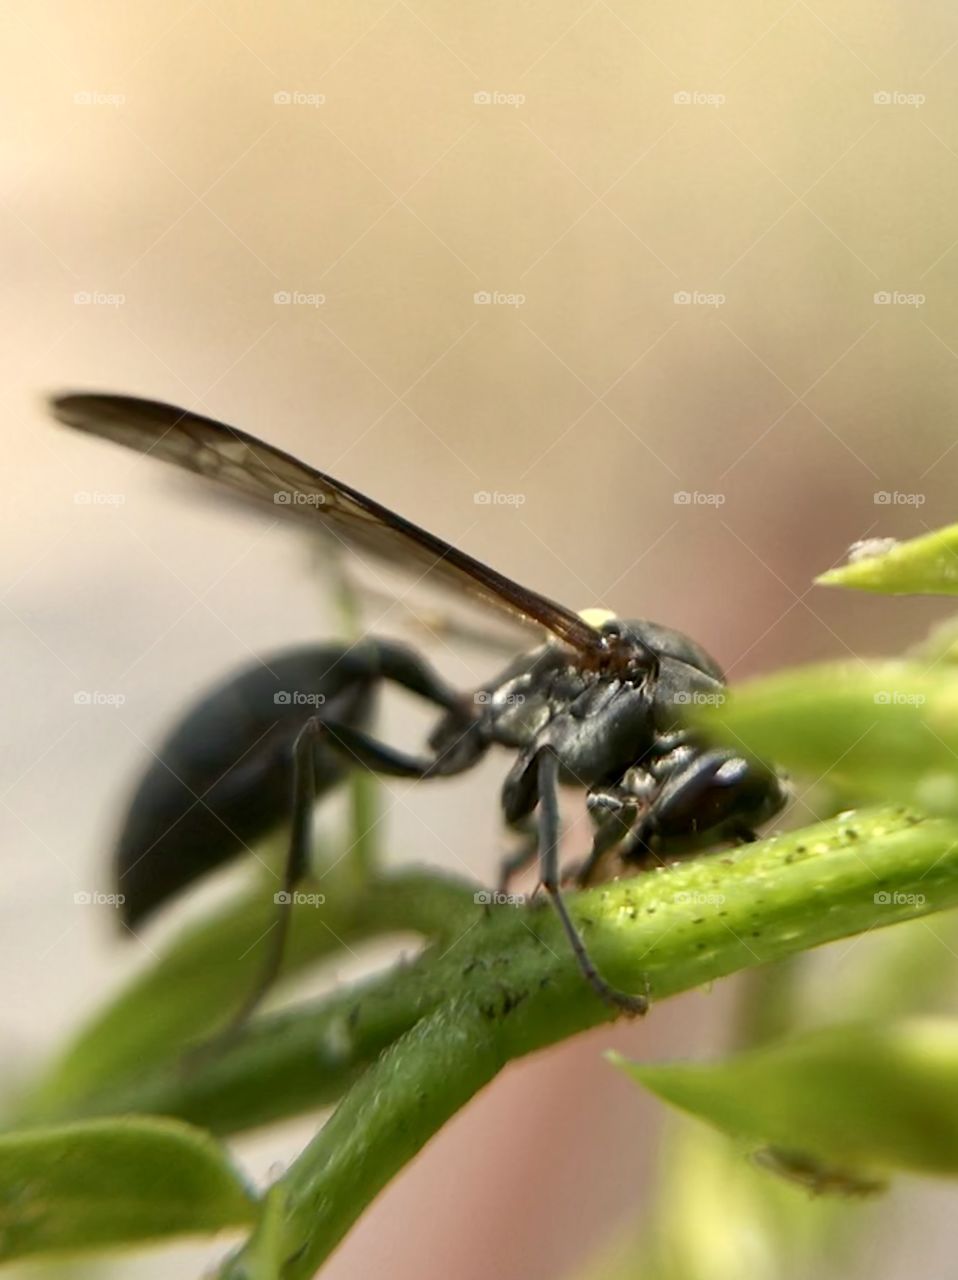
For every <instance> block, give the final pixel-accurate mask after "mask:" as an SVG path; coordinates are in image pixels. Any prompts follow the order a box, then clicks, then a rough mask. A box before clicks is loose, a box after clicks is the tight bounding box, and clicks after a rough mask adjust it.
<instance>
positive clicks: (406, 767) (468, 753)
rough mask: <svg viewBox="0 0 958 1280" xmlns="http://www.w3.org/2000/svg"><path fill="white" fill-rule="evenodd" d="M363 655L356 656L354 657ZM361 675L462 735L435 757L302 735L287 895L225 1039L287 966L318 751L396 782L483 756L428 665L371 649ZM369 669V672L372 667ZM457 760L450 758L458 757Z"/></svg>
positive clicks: (372, 742)
mask: <svg viewBox="0 0 958 1280" xmlns="http://www.w3.org/2000/svg"><path fill="white" fill-rule="evenodd" d="M356 656H358V655H357V654H355V652H354V654H353V657H354V658H355V657H356ZM363 658H364V661H363V662H362V667H363V674H364V675H365V677H366V678H370V677H378V678H379V679H382V680H390V681H391V682H392V683H394V684H398V685H400V686H401V687H403V688H405V689H408V690H409V691H410V692H412V693H417V694H419V696H420V697H423V698H425V699H426V700H427V701H430V702H433V703H436V704H437V705H438V706H440V707H442V708H443V709H444V710H445V711H447V712H448V713H449V719H450V722H451V723H453V724H454V727H455V728H457V729H459V730H460V732H459V733H458V734H457V735H456V736H455V737H453V738H452V739H451V745H449V744H447V745H446V746H445V748H444V750H443V751H440V752H436V753H434V754H433V755H429V756H412V755H407V754H405V753H403V752H400V751H396V750H394V749H393V748H392V747H390V746H387V745H386V744H385V743H382V742H379V741H377V740H376V739H375V738H373V737H371V736H370V735H369V734H367V733H364V732H362V730H359V729H355V728H353V727H352V726H350V725H348V724H345V723H342V722H340V721H336V720H324V719H323V716H322V714H319V715H315V716H311V717H310V718H309V719H308V720H307V721H306V722H305V723H304V725H303V727H302V728H301V729H300V731H299V733H298V734H297V735H296V739H295V741H294V743H293V749H292V804H291V809H290V838H289V849H288V853H287V857H286V862H285V865H284V868H283V877H282V889H281V891H280V892H279V893H277V894H276V896H275V901H276V905H277V907H278V912H277V917H276V921H275V923H274V925H273V926H272V929H271V934H270V938H269V950H268V953H267V956H266V960H265V963H264V965H263V969H262V972H261V973H260V975H259V978H258V979H257V982H256V984H255V986H254V987H253V988H252V990H251V991H250V992H249V995H248V996H247V998H246V999H245V1000H244V1001H243V1003H242V1005H240V1007H239V1009H238V1010H237V1012H236V1013H235V1014H234V1015H233V1017H232V1018H231V1019H230V1021H229V1023H227V1026H226V1028H225V1030H224V1033H223V1034H224V1035H225V1036H227V1037H230V1036H232V1035H233V1034H234V1033H235V1032H236V1031H238V1030H239V1029H240V1028H241V1027H242V1026H243V1024H244V1023H245V1022H246V1021H247V1020H248V1018H249V1017H250V1015H251V1014H252V1013H253V1012H254V1011H255V1009H256V1008H257V1007H258V1005H259V1004H260V1002H261V1000H262V999H263V997H264V996H265V995H266V993H267V992H268V991H269V989H270V987H272V985H273V983H274V982H275V981H276V978H277V976H278V974H279V971H280V968H281V967H282V962H283V953H284V951H285V948H286V940H287V937H288V935H289V924H290V916H291V912H292V905H293V894H294V891H295V889H296V886H297V885H298V884H299V883H300V881H301V880H302V878H303V876H304V875H305V873H306V870H307V867H308V866H309V858H310V852H311V849H312V824H313V810H314V808H315V805H316V773H315V754H316V748H317V746H318V745H319V744H320V742H322V743H323V744H325V745H326V746H328V747H332V748H333V749H334V750H335V751H336V752H337V753H338V754H339V755H340V756H341V757H342V758H343V761H344V763H346V764H348V765H352V766H354V767H359V768H362V769H365V770H367V771H369V772H371V773H376V774H382V775H384V776H388V777H394V778H427V777H430V776H431V775H433V774H435V773H437V772H441V773H444V774H449V773H457V772H459V771H460V770H461V769H465V768H467V767H468V766H469V765H470V764H472V763H473V762H474V761H475V760H476V759H477V758H478V756H479V755H480V754H481V753H482V751H483V750H484V749H485V747H484V744H482V743H481V742H480V741H479V740H478V739H476V738H475V735H474V734H472V733H471V730H472V728H473V725H474V723H475V719H474V716H473V715H472V714H471V712H469V711H468V710H467V709H466V708H465V707H464V705H463V700H462V697H461V695H460V694H458V693H457V692H456V691H455V690H453V689H452V688H450V687H449V686H447V685H445V684H444V683H443V682H442V681H441V680H440V679H439V677H438V676H437V675H436V674H435V673H434V672H433V671H432V669H431V668H430V667H429V666H427V664H426V663H425V662H423V660H422V659H421V658H420V657H419V656H418V655H417V654H415V653H413V652H412V651H411V650H409V649H406V648H405V647H404V646H402V645H392V644H388V643H386V644H384V643H382V642H379V641H374V642H370V645H369V650H368V654H366V653H364V654H363ZM367 662H368V666H367ZM454 749H458V755H457V756H456V757H455V758H452V751H453V750H454Z"/></svg>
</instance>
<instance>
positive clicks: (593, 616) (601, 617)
mask: <svg viewBox="0 0 958 1280" xmlns="http://www.w3.org/2000/svg"><path fill="white" fill-rule="evenodd" d="M579 617H580V618H581V619H582V621H583V622H585V623H587V624H588V625H589V626H590V627H595V628H596V630H599V629H600V628H601V627H603V626H604V625H605V623H607V622H614V621H615V618H616V615H615V614H614V613H613V612H612V610H611V609H580V610H579Z"/></svg>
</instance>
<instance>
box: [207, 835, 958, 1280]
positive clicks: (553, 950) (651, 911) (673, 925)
mask: <svg viewBox="0 0 958 1280" xmlns="http://www.w3.org/2000/svg"><path fill="white" fill-rule="evenodd" d="M876 895H887V896H888V900H887V901H885V900H883V899H882V898H881V897H878V898H877V900H876ZM710 899H711V900H710ZM956 902H958V825H956V824H955V823H952V822H949V821H946V820H943V819H921V818H919V817H917V816H916V815H912V814H909V813H907V812H904V811H901V810H884V811H871V812H868V813H861V814H858V815H856V817H855V821H854V826H851V824H850V823H849V822H848V821H846V820H843V819H836V820H833V821H831V822H827V823H822V824H820V825H819V826H817V827H814V828H809V829H806V830H804V831H802V832H796V833H792V834H789V835H784V836H779V837H775V838H773V839H771V840H768V841H763V842H760V843H758V844H755V845H751V846H747V847H744V848H742V849H739V850H736V851H734V852H732V853H729V854H727V855H723V856H715V857H712V858H702V859H698V860H696V861H694V862H690V863H687V864H685V865H682V866H678V867H673V868H670V869H668V870H665V871H663V872H661V873H659V874H655V875H648V876H644V877H638V878H636V879H634V880H629V881H622V882H618V883H615V884H612V885H608V886H605V887H603V888H601V889H597V890H593V891H591V892H589V893H583V894H579V895H577V896H576V897H575V898H574V899H572V901H571V902H570V907H571V909H572V911H573V914H574V916H575V918H576V920H577V922H578V924H579V926H580V928H581V930H582V932H583V934H584V936H585V939H586V942H587V944H588V946H589V947H590V950H591V952H592V955H593V958H594V959H595V960H596V961H597V963H598V965H599V967H600V969H601V970H602V972H603V973H604V974H605V975H606V976H607V977H608V978H609V979H610V980H611V981H612V982H614V983H616V984H617V985H619V986H620V987H622V988H624V989H626V990H632V991H637V990H642V989H647V990H649V992H650V994H651V997H652V999H653V1002H654V1001H655V1000H656V999H661V998H663V997H665V996H669V995H672V994H675V993H676V992H679V991H684V990H687V989H688V988H690V987H693V986H698V985H701V984H702V983H706V982H710V981H712V980H714V979H716V978H719V977H722V976H724V975H726V974H728V973H732V972H734V971H736V970H738V969H743V968H751V967H753V966H755V965H759V964H767V963H769V962H772V961H776V960H780V959H782V958H783V957H785V956H788V955H791V954H794V953H795V952H798V951H801V950H804V949H806V948H808V947H812V946H818V945H821V944H822V943H825V942H831V941H834V940H835V939H837V938H840V937H845V936H848V935H850V934H855V933H859V932H862V931H865V930H867V929H871V928H875V927H881V926H884V925H886V924H893V923H895V922H897V921H900V920H904V919H911V918H914V917H916V916H920V915H925V914H928V913H929V912H932V911H935V910H939V909H941V908H943V907H948V906H952V905H954V904H955V903H956ZM418 964H419V965H420V966H421V967H422V968H423V969H426V968H428V969H429V970H430V971H431V972H432V974H433V976H434V978H436V979H437V981H438V983H439V985H440V986H442V985H443V976H445V982H446V989H447V990H448V991H449V992H450V993H453V992H458V993H459V994H458V995H450V997H449V999H448V1000H447V1001H446V1002H445V1003H444V1004H442V1005H440V1006H439V1007H437V1008H436V1009H435V1010H434V1011H433V1012H431V1013H430V1014H428V1016H426V1017H425V1018H424V1019H422V1020H421V1021H420V1022H418V1023H417V1024H416V1025H414V1026H413V1027H412V1028H411V1029H410V1030H409V1031H407V1032H406V1033H405V1035H403V1036H402V1037H401V1038H400V1039H399V1040H397V1041H396V1042H395V1043H394V1044H393V1045H391V1046H390V1048H389V1049H388V1050H386V1052H385V1053H384V1054H383V1055H382V1056H381V1057H380V1058H379V1059H378V1060H377V1061H376V1062H375V1063H373V1064H372V1065H371V1066H370V1068H369V1070H368V1071H367V1072H366V1073H365V1074H363V1076H362V1077H361V1078H360V1079H359V1080H358V1081H357V1083H356V1084H355V1086H354V1087H353V1089H352V1090H351V1091H350V1092H349V1093H348V1094H347V1095H346V1097H345V1098H344V1100H343V1101H342V1103H341V1104H340V1107H339V1108H338V1110H337V1111H336V1112H335V1113H334V1115H333V1116H332V1117H331V1119H330V1120H329V1122H328V1123H327V1125H326V1126H325V1127H324V1128H323V1130H322V1131H321V1132H320V1133H319V1135H318V1136H317V1137H316V1138H315V1139H314V1141H313V1142H312V1143H311V1144H310V1145H309V1146H308V1147H307V1148H306V1149H305V1151H304V1152H303V1153H302V1155H301V1156H300V1157H299V1159H298V1160H297V1161H296V1162H295V1163H294V1164H293V1165H292V1166H291V1168H290V1169H289V1171H288V1172H287V1173H286V1175H285V1176H284V1177H283V1178H282V1179H281V1180H280V1182H279V1184H278V1186H279V1187H280V1188H281V1194H282V1197H283V1202H284V1205H285V1209H284V1221H283V1224H282V1228H281V1230H279V1231H278V1232H277V1230H276V1224H275V1222H274V1223H273V1226H272V1230H273V1231H274V1233H275V1239H276V1249H277V1250H278V1253H276V1254H274V1257H273V1262H274V1263H275V1274H277V1275H281V1276H282V1277H283V1280H305V1278H306V1277H309V1276H311V1275H313V1273H314V1272H315V1270H316V1268H317V1267H318V1266H319V1264H320V1263H321V1262H322V1261H323V1259H324V1258H325V1257H326V1256H327V1255H328V1253H329V1251H330V1250H331V1249H332V1248H333V1247H334V1246H335V1244H336V1243H337V1242H338V1241H339V1240H340V1239H341V1238H342V1236H343V1235H344V1234H345V1232H346V1231H347V1230H348V1229H349V1227H350V1225H351V1224H352V1223H353V1221H355V1219H356V1217H357V1216H358V1215H359V1214H360V1213H361V1212H362V1210H363V1209H364V1208H365V1206H366V1205H367V1204H368V1203H369V1202H370V1200H371V1199H372V1198H373V1197H374V1196H375V1195H376V1194H377V1193H378V1192H379V1190H380V1189H381V1188H382V1187H383V1186H384V1185H385V1184H386V1183H387V1182H388V1180H389V1179H390V1178H391V1177H392V1176H393V1175H394V1174H395V1173H396V1172H397V1171H398V1170H399V1169H400V1168H401V1167H402V1166H403V1164H405V1163H406V1161H408V1160H409V1159H410V1158H411V1157H412V1155H414V1154H415V1152H416V1151H418V1150H419V1149H420V1148H421V1147H422V1146H423V1144H424V1143H425V1142H427V1141H428V1139H429V1138H430V1137H431V1136H432V1135H433V1134H434V1133H435V1132H436V1131H437V1129H439V1128H440V1127H441V1125H442V1124H443V1123H444V1122H445V1121H446V1120H447V1119H448V1118H449V1117H450V1116H452V1115H453V1114H454V1113H455V1112H456V1111H457V1110H458V1109H459V1107H461V1106H462V1105H463V1104H464V1103H465V1102H466V1101H467V1100H468V1099H469V1098H470V1097H471V1096H472V1095H473V1094H474V1093H475V1092H476V1091H477V1090H478V1089H479V1088H481V1087H482V1086H483V1085H484V1084H485V1083H487V1082H488V1081H489V1080H490V1079H491V1078H492V1077H493V1076H494V1075H495V1074H496V1072H497V1071H498V1070H499V1068H500V1067H501V1066H502V1065H504V1064H505V1063H506V1062H508V1061H510V1060H511V1059H513V1058H516V1057H519V1056H521V1055H522V1054H525V1053H529V1052H531V1051H533V1050H535V1049H538V1048H541V1047H543V1046H545V1045H548V1044H552V1043H555V1042H556V1041H558V1040H562V1039H564V1038H566V1037H567V1036H569V1035H571V1034H573V1033H574V1032H576V1031H581V1030H584V1029H585V1028H587V1027H591V1026H594V1025H596V1024H597V1023H599V1022H601V1021H603V1020H607V1019H609V1018H610V1017H612V1016H614V1015H613V1014H612V1013H611V1011H610V1010H609V1009H607V1008H606V1007H605V1006H604V1005H602V1004H601V1003H600V1002H599V1001H598V1000H597V999H596V997H595V994H594V993H593V992H592V990H591V988H589V986H588V985H587V984H586V983H585V982H584V980H583V979H582V976H581V974H580V973H579V971H578V969H577V967H576V965H575V963H574V961H573V960H572V958H571V956H570V955H569V951H568V948H567V946H566V945H565V943H564V940H563V937H562V934H561V929H560V926H559V924H558V922H557V921H556V920H555V919H554V917H553V915H552V913H551V912H547V911H542V912H539V913H538V914H532V913H530V912H523V911H516V910H515V909H513V908H505V907H503V908H498V909H496V910H494V911H493V912H492V913H490V915H489V917H488V918H487V919H485V920H483V919H482V918H477V920H474V921H473V923H472V925H470V927H469V929H468V931H467V932H466V933H464V935H463V936H462V938H461V939H460V941H459V942H458V943H456V944H454V945H453V946H452V947H451V948H450V947H448V946H447V947H446V949H445V951H444V952H443V953H441V954H440V953H438V950H434V951H433V952H431V953H427V955H425V956H424V957H422V958H421V960H420V961H419V962H418ZM360 998H361V997H360ZM652 1016H653V1017H654V1004H653V1014H652ZM274 1087H275V1088H277V1089H280V1090H281V1089H282V1087H283V1084H282V1080H281V1079H275V1080H274ZM250 1250H254V1251H255V1253H254V1252H250ZM254 1256H255V1257H256V1258H257V1259H258V1261H257V1262H256V1263H255V1264H254V1265H255V1269H253V1270H251V1269H250V1262H251V1259H252V1258H253V1257H254ZM262 1259H263V1248H262V1242H261V1241H259V1242H257V1240H256V1239H255V1238H254V1241H253V1242H251V1244H250V1245H249V1246H248V1247H247V1248H244V1249H243V1250H242V1251H240V1253H239V1254H238V1255H235V1256H234V1257H233V1258H232V1259H230V1260H229V1261H228V1262H227V1264H226V1265H225V1268H224V1270H223V1272H222V1273H221V1274H222V1275H223V1276H224V1277H229V1280H241V1278H243V1280H254V1278H255V1280H259V1278H260V1277H262V1276H265V1275H268V1274H271V1273H272V1272H271V1271H269V1270H264V1268H263V1263H262Z"/></svg>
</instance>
